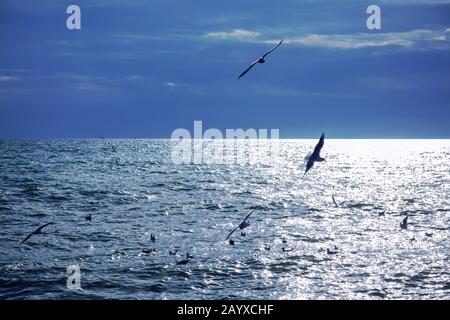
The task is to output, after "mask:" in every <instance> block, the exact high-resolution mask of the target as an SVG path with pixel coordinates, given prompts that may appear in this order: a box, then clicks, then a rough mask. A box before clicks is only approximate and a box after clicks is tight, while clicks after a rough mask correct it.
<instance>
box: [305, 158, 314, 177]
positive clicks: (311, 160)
mask: <svg viewBox="0 0 450 320" xmlns="http://www.w3.org/2000/svg"><path fill="white" fill-rule="evenodd" d="M314 161H315V160H314V158H313V157H312V156H311V157H309V159H308V162H307V163H306V169H305V173H304V174H303V176H304V175H305V174H306V173H307V172H308V171H309V169H311V168H312V167H313V166H314Z"/></svg>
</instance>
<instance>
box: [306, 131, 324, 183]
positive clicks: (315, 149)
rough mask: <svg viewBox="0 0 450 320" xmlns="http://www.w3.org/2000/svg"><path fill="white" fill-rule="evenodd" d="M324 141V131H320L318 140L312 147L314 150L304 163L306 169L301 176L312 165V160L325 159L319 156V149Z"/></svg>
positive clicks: (319, 160) (320, 160)
mask: <svg viewBox="0 0 450 320" xmlns="http://www.w3.org/2000/svg"><path fill="white" fill-rule="evenodd" d="M324 141H325V133H322V135H321V136H320V140H319V142H318V143H317V145H316V147H315V148H314V152H313V153H312V155H311V156H310V157H309V159H308V163H307V164H306V170H305V173H304V174H303V176H305V174H306V173H307V172H308V171H309V169H311V168H312V167H313V166H314V162H316V161H317V162H322V161H325V159H324V158H322V157H321V156H320V150H322V147H323V144H324Z"/></svg>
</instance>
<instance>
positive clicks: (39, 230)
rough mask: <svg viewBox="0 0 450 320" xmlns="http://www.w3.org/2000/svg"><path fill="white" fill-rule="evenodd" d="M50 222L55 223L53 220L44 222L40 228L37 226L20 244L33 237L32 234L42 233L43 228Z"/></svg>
mask: <svg viewBox="0 0 450 320" xmlns="http://www.w3.org/2000/svg"><path fill="white" fill-rule="evenodd" d="M49 224H53V222H49V223H46V224H44V225H43V226H40V227H39V228H37V229H36V230H34V231H33V232H32V233H30V234H29V235H28V236H27V237H26V238H25V239H23V241H22V242H21V243H20V244H23V243H25V242H26V241H27V240H28V239H30V238H31V236H32V235H34V234H41V233H42V232H41V230H42V229H44V228H45V227H46V226H48V225H49Z"/></svg>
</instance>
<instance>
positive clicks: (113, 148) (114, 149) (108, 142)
mask: <svg viewBox="0 0 450 320" xmlns="http://www.w3.org/2000/svg"><path fill="white" fill-rule="evenodd" d="M100 139H103V140H105V141H106V143H107V144H109V145H110V146H111V148H112V150H113V151H114V152H116V153H117V150H116V148H115V147H114V145H113V144H112V142H111V141H109V140H108V139H106V138H105V137H102V136H100Z"/></svg>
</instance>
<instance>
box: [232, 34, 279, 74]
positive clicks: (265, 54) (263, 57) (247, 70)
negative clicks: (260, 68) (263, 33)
mask: <svg viewBox="0 0 450 320" xmlns="http://www.w3.org/2000/svg"><path fill="white" fill-rule="evenodd" d="M282 43H283V40H281V41H280V42H279V43H278V44H277V45H276V46H275V47H273V48H272V49H270V50H269V51H267V52H266V53H264V55H263V56H262V57H260V58H259V59H257V60H255V61H254V62H253V63H252V64H251V65H250V66H249V67H248V68H247V69H245V70H244V71H243V72H242V73H241V74H240V75H239V78H238V80H239V79H240V78H242V77H243V76H244V75H245V74H246V73H247V72H249V71H250V69H251V68H253V67H254V66H255V65H256V64H257V63H265V62H266V60H265V57H266V56H267V55H268V54H269V53H271V52H272V51H273V50H275V49H276V48H278V47H279V46H280V45H281V44H282Z"/></svg>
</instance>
